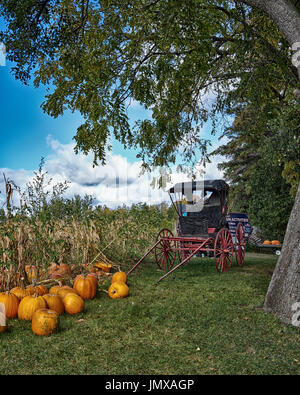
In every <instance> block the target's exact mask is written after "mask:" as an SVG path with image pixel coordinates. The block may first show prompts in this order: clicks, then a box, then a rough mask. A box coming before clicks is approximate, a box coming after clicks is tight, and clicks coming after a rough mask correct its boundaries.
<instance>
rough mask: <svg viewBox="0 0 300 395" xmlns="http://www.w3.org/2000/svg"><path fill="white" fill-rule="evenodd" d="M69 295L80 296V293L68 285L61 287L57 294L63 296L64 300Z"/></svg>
mask: <svg viewBox="0 0 300 395" xmlns="http://www.w3.org/2000/svg"><path fill="white" fill-rule="evenodd" d="M69 293H76V294H78V292H77V291H76V290H75V289H74V288H71V287H69V286H68V285H64V286H63V287H61V289H60V290H59V291H58V292H57V295H59V296H61V297H62V298H64V297H65V296H66V295H67V294H69Z"/></svg>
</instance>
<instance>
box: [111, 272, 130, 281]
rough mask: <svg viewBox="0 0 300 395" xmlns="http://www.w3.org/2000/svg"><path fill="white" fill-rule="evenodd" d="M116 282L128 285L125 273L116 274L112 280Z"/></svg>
mask: <svg viewBox="0 0 300 395" xmlns="http://www.w3.org/2000/svg"><path fill="white" fill-rule="evenodd" d="M115 281H122V282H123V283H125V284H126V282H127V275H126V273H125V272H116V273H115V274H114V275H113V276H112V279H111V282H112V283H114V282H115Z"/></svg>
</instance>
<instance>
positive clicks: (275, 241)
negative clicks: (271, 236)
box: [272, 240, 280, 245]
mask: <svg viewBox="0 0 300 395" xmlns="http://www.w3.org/2000/svg"><path fill="white" fill-rule="evenodd" d="M272 244H273V245H280V241H279V240H272Z"/></svg>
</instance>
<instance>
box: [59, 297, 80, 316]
mask: <svg viewBox="0 0 300 395" xmlns="http://www.w3.org/2000/svg"><path fill="white" fill-rule="evenodd" d="M63 303H64V306H65V311H66V313H68V314H71V315H73V314H78V313H81V312H82V311H83V309H84V300H83V299H82V297H81V296H79V295H77V294H76V293H68V294H67V295H66V296H65V297H64V298H63Z"/></svg>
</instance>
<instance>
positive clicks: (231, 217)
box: [226, 213, 252, 241]
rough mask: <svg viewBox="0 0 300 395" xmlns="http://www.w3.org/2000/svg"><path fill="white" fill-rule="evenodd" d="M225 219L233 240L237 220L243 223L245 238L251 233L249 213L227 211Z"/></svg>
mask: <svg viewBox="0 0 300 395" xmlns="http://www.w3.org/2000/svg"><path fill="white" fill-rule="evenodd" d="M226 221H227V223H228V226H229V231H230V233H231V236H232V239H233V241H235V234H236V228H237V226H238V224H239V222H240V223H242V224H243V227H244V233H245V238H246V239H248V238H249V236H250V235H251V233H252V226H251V225H250V222H249V215H248V214H247V213H228V214H227V215H226Z"/></svg>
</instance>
